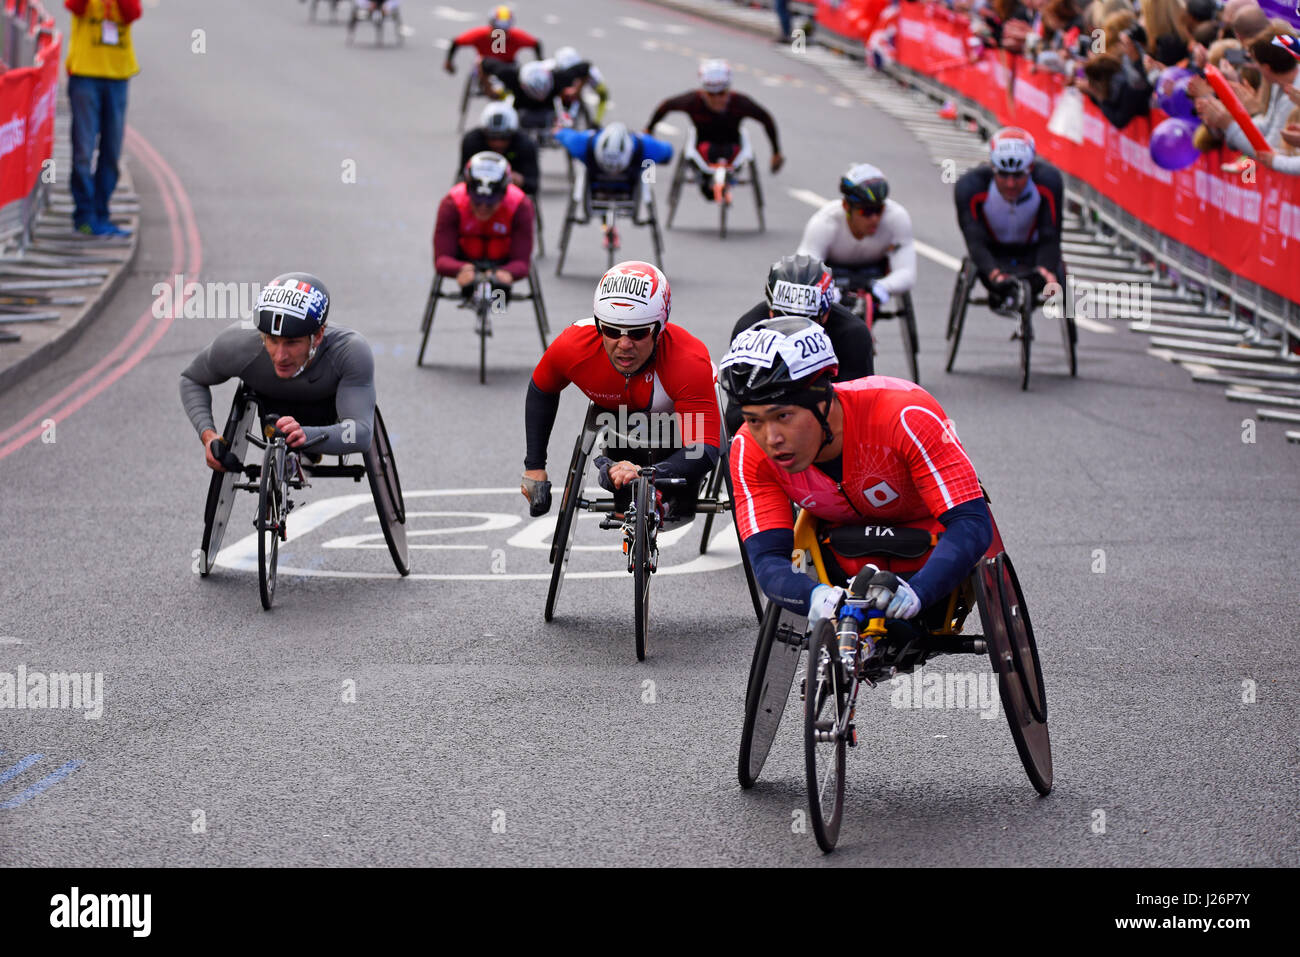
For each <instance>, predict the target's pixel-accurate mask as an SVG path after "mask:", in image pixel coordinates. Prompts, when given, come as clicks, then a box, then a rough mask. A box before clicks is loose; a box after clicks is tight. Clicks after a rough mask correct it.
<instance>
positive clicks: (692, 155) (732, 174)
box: [665, 128, 767, 239]
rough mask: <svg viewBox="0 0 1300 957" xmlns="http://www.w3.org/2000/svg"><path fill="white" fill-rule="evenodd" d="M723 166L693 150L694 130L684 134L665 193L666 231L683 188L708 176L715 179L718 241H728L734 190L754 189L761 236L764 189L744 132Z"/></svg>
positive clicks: (763, 229) (763, 218)
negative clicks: (735, 149) (684, 141)
mask: <svg viewBox="0 0 1300 957" xmlns="http://www.w3.org/2000/svg"><path fill="white" fill-rule="evenodd" d="M723 166H724V164H719V163H709V162H707V161H706V160H704V159H703V158H702V157H701V156H700V153H699V151H698V150H697V149H696V139H695V130H694V128H691V129H690V130H689V131H688V132H687V136H686V144H685V146H683V147H682V151H681V154H680V155H679V156H678V157H677V165H676V166H675V167H674V169H673V180H672V184H671V186H669V189H668V218H667V220H666V222H665V226H666V227H667V228H668V229H672V228H673V220H674V218H675V217H676V216H677V206H678V203H679V202H680V201H681V195H682V188H683V187H684V186H686V185H687V184H691V185H697V184H699V183H701V182H702V181H703V179H704V178H705V177H706V176H709V177H714V178H715V182H714V187H713V193H714V199H713V201H714V203H715V204H716V205H717V207H718V238H719V239H726V238H727V212H728V210H729V209H730V208H731V200H730V199H729V198H727V197H728V194H730V192H731V188H732V187H734V186H753V187H754V210H755V213H756V215H757V217H758V231H759V232H760V233H761V232H765V231H766V230H767V220H766V218H765V217H764V215H763V186H762V183H761V181H760V179H759V173H758V160H757V157H755V156H754V151H753V149H751V147H750V142H749V136H748V135H747V134H746V133H745V131H744V130H741V131H740V148H739V150H738V151H737V153H736V156H735V159H734V160H732V162H731V163H729V164H725V170H723V169H722V167H723Z"/></svg>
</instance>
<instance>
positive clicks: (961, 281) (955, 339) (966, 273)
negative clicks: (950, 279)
mask: <svg viewBox="0 0 1300 957" xmlns="http://www.w3.org/2000/svg"><path fill="white" fill-rule="evenodd" d="M974 284H975V266H974V264H973V263H971V261H970V260H968V259H964V260H962V264H961V271H960V272H959V273H957V285H956V287H954V288H953V291H952V305H951V306H949V307H948V336H947V338H948V363H947V365H945V366H944V371H945V372H951V371H952V364H953V363H954V362H955V361H957V346H958V345H960V344H961V330H962V326H963V325H964V324H965V322H966V309H967V306H969V304H970V294H971V287H972V286H974Z"/></svg>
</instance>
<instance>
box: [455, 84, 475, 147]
mask: <svg viewBox="0 0 1300 957" xmlns="http://www.w3.org/2000/svg"><path fill="white" fill-rule="evenodd" d="M477 79H478V70H477V69H471V70H470V71H469V72H468V73H467V74H465V89H464V90H463V91H462V92H461V94H460V118H459V119H457V120H456V132H457V133H463V132H465V114H466V113H468V112H469V100H470V97H471V96H473V91H474V82H475V81H476V80H477Z"/></svg>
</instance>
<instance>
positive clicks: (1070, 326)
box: [944, 256, 1079, 391]
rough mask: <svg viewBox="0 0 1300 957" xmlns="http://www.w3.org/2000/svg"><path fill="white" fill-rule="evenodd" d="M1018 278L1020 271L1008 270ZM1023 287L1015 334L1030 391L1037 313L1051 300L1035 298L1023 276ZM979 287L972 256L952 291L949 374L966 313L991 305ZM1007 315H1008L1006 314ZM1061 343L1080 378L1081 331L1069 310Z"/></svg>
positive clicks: (1063, 319)
mask: <svg viewBox="0 0 1300 957" xmlns="http://www.w3.org/2000/svg"><path fill="white" fill-rule="evenodd" d="M1008 271H1009V272H1011V273H1012V274H1013V275H1015V273H1016V270H1008ZM1019 271H1020V272H1022V273H1024V272H1029V271H1032V270H1031V269H1029V268H1028V267H1020V270H1019ZM1016 281H1017V282H1018V283H1019V284H1020V294H1019V301H1020V308H1019V310H1018V314H1017V315H1016V317H1015V318H1017V319H1018V320H1019V323H1020V324H1019V326H1018V327H1017V329H1016V331H1015V332H1014V333H1012V338H1013V339H1019V340H1020V388H1021V390H1022V391H1023V390H1027V389H1028V388H1029V349H1030V345H1031V343H1032V342H1033V339H1034V324H1033V315H1034V310H1035V309H1036V308H1038V306H1040V305H1042V304H1043V303H1045V302H1046V301H1047V297H1046V296H1045V295H1040V296H1037V297H1035V296H1033V295H1032V294H1031V289H1030V285H1029V281H1028V279H1026V278H1023V276H1020V277H1018V278H1017V279H1016ZM978 284H979V276H978V274H977V272H976V269H975V263H974V262H973V261H972V260H971V258H970V257H969V256H966V257H965V258H963V259H962V261H961V269H960V270H959V271H958V273H957V285H956V287H955V288H954V289H953V291H952V305H951V306H950V307H949V309H948V332H947V339H948V363H947V365H945V366H944V371H945V372H951V371H952V365H953V363H954V362H955V361H956V360H957V346H958V345H959V344H960V343H961V331H962V327H963V326H964V325H965V322H966V310H967V308H968V307H969V306H987V305H989V297H988V296H987V295H984V296H976V295H974V292H975V287H976V285H978ZM1004 315H1005V313H1004ZM1061 341H1062V342H1063V343H1064V345H1065V356H1066V359H1067V360H1068V361H1069V364H1070V375H1071V376H1076V375H1078V371H1079V366H1078V359H1077V358H1076V356H1075V347H1076V345H1077V344H1078V341H1079V330H1078V328H1077V327H1076V326H1075V323H1074V317H1073V316H1071V315H1070V310H1069V309H1068V308H1063V309H1062V310H1061Z"/></svg>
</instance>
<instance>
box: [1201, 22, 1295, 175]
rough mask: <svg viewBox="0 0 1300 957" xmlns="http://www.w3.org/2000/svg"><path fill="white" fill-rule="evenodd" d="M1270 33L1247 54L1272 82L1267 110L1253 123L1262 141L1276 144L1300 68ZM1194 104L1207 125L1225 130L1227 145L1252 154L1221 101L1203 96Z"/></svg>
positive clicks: (1286, 119)
mask: <svg viewBox="0 0 1300 957" xmlns="http://www.w3.org/2000/svg"><path fill="white" fill-rule="evenodd" d="M1271 32H1272V31H1269V33H1271ZM1269 33H1266V34H1265V35H1264V36H1261V37H1258V38H1257V39H1255V40H1254V42H1252V43H1251V45H1250V54H1251V56H1252V57H1253V58H1254V60H1255V62H1256V64H1257V65H1258V66H1259V71H1260V73H1261V74H1262V75H1263V77H1264V79H1265V80H1267V81H1268V82H1269V83H1270V85H1271V91H1270V93H1269V99H1268V106H1267V109H1266V110H1265V111H1264V113H1263V115H1262V116H1261V117H1260V118H1259V119H1258V120H1257V122H1256V123H1255V126H1256V128H1257V129H1258V130H1259V133H1260V136H1262V137H1263V138H1264V141H1265V142H1266V143H1268V144H1269V145H1270V146H1274V147H1276V146H1277V145H1278V144H1280V143H1281V142H1283V140H1282V131H1283V129H1284V128H1285V127H1286V126H1287V124H1288V122H1289V117H1290V115H1291V111H1292V106H1293V103H1292V99H1293V98H1296V99H1300V92H1298V91H1295V90H1294V89H1292V88H1291V87H1292V84H1293V83H1294V82H1295V78H1296V73H1297V68H1300V60H1297V59H1296V57H1295V56H1294V55H1293V54H1292V53H1291V52H1290V50H1289V49H1288V48H1287V47H1286V46H1283V45H1281V44H1278V43H1275V42H1274V36H1270V35H1269ZM1276 36H1287V37H1289V36H1290V34H1286V33H1278V34H1276ZM1297 42H1300V41H1297ZM1288 91H1289V92H1288ZM1196 106H1197V112H1198V113H1199V114H1200V115H1201V118H1202V119H1203V120H1204V121H1205V123H1206V125H1207V126H1212V127H1214V128H1216V129H1221V130H1223V131H1224V138H1225V139H1226V140H1227V142H1228V145H1229V146H1231V147H1232V148H1233V149H1236V150H1239V151H1241V152H1243V153H1246V154H1248V155H1250V156H1254V155H1255V150H1254V148H1253V147H1252V146H1251V145H1250V141H1249V140H1247V139H1246V134H1245V133H1243V132H1242V131H1241V127H1240V126H1239V125H1238V124H1237V123H1236V121H1234V120H1233V119H1232V117H1231V116H1230V115H1229V114H1228V111H1227V108H1226V107H1224V106H1223V104H1222V103H1219V102H1218V101H1217V100H1215V99H1212V98H1209V97H1204V98H1201V99H1199V100H1197V103H1196Z"/></svg>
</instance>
